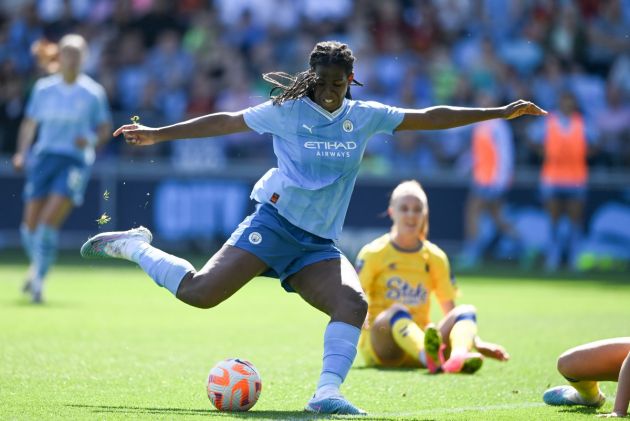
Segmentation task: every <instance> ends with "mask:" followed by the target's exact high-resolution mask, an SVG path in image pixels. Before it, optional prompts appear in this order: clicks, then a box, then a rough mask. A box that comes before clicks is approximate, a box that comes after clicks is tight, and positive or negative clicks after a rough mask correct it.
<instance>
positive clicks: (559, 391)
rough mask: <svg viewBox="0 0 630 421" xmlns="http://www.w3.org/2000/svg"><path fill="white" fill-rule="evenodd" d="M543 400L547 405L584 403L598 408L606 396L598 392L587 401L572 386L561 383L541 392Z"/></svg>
mask: <svg viewBox="0 0 630 421" xmlns="http://www.w3.org/2000/svg"><path fill="white" fill-rule="evenodd" d="M543 401H544V402H545V403H546V404H547V405H566V406H574V405H584V406H592V407H594V408H599V407H601V406H602V405H603V404H604V402H606V396H604V395H603V394H602V392H599V396H597V398H596V399H595V400H593V401H587V400H585V399H584V398H583V397H582V396H581V395H580V394H579V393H578V391H577V390H576V389H575V388H574V387H572V386H568V385H563V386H556V387H552V388H551V389H547V390H546V391H545V393H544V394H543Z"/></svg>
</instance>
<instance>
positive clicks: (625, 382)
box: [600, 353, 630, 418]
mask: <svg viewBox="0 0 630 421" xmlns="http://www.w3.org/2000/svg"><path fill="white" fill-rule="evenodd" d="M629 404H630V353H628V355H627V356H626V359H625V360H624V361H623V364H621V370H620V371H619V383H618V384H617V397H616V398H615V406H614V407H613V412H611V413H610V414H602V415H600V416H601V417H604V418H615V417H625V416H627V415H628V405H629Z"/></svg>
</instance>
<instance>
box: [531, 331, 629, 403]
mask: <svg viewBox="0 0 630 421" xmlns="http://www.w3.org/2000/svg"><path fill="white" fill-rule="evenodd" d="M629 352H630V338H614V339H605V340H601V341H596V342H590V343H587V344H584V345H580V346H577V347H575V348H571V349H569V350H568V351H566V352H564V353H563V354H562V355H561V356H560V357H559V358H558V371H559V372H560V374H562V375H563V376H564V378H566V379H567V380H568V382H569V386H557V387H553V388H551V389H548V390H547V391H546V392H545V394H544V395H543V400H544V401H545V403H546V404H548V405H586V406H593V407H600V406H602V405H603V404H604V402H605V400H606V398H605V396H604V395H603V394H602V393H601V391H600V390H599V385H598V383H597V382H598V381H616V380H617V379H618V378H619V371H620V370H621V365H622V363H623V361H624V359H625V358H626V356H627V355H628V353H629Z"/></svg>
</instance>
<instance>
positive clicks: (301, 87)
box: [262, 41, 363, 105]
mask: <svg viewBox="0 0 630 421" xmlns="http://www.w3.org/2000/svg"><path fill="white" fill-rule="evenodd" d="M329 64H334V65H337V66H341V67H343V69H344V70H345V72H346V74H348V75H349V74H351V73H353V65H354V56H353V55H352V50H350V48H349V47H348V45H346V44H342V43H340V42H338V41H322V42H318V43H317V45H315V48H313V51H311V55H310V58H309V67H310V68H309V69H308V70H305V71H303V72H300V73H298V74H296V75H291V74H289V73H285V72H271V73H264V74H263V75H262V77H263V79H264V80H266V81H267V82H269V83H271V84H272V85H274V87H273V88H272V89H271V93H270V96H271V98H272V101H273V104H274V105H278V104H282V103H283V102H285V101H287V100H292V99H298V98H302V97H304V96H309V95H310V94H311V93H312V92H313V88H314V87H315V83H316V82H317V75H316V74H315V67H316V66H318V65H329ZM350 84H351V85H357V86H363V84H362V83H360V82H358V81H356V80H354V79H353V80H352V81H351V82H350ZM276 91H281V92H280V93H279V94H278V95H276V96H274V93H275V92H276ZM346 98H348V99H351V98H352V96H351V95H350V88H349V87H348V91H347V92H346Z"/></svg>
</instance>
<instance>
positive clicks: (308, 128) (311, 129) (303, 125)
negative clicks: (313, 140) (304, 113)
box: [302, 124, 315, 134]
mask: <svg viewBox="0 0 630 421" xmlns="http://www.w3.org/2000/svg"><path fill="white" fill-rule="evenodd" d="M302 127H304V128H305V129H306V130H308V132H309V133H310V134H313V127H315V126H311V127H309V126H307V125H306V124H302Z"/></svg>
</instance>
